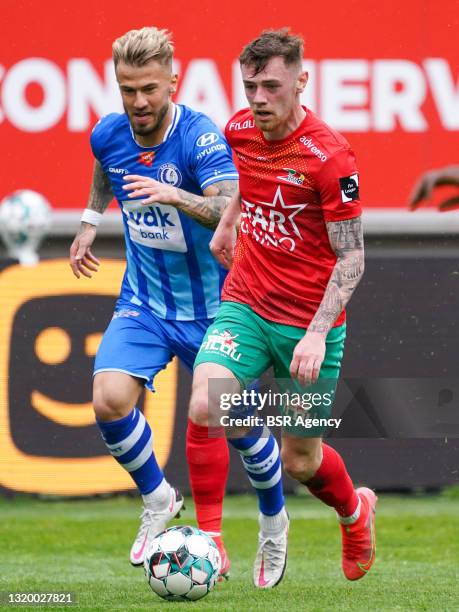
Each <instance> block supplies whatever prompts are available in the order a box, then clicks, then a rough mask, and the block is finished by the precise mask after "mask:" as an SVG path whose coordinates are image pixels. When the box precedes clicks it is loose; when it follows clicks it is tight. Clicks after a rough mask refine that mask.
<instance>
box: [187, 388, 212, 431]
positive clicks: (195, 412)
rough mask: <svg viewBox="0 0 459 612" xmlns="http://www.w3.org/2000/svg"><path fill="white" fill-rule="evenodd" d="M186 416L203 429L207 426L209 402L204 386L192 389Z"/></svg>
mask: <svg viewBox="0 0 459 612" xmlns="http://www.w3.org/2000/svg"><path fill="white" fill-rule="evenodd" d="M188 416H189V418H190V420H191V421H192V422H193V423H195V425H202V426H203V427H205V426H207V425H208V423H209V401H208V397H207V390H206V388H205V386H204V385H199V387H194V388H193V393H192V395H191V400H190V408H189V414H188Z"/></svg>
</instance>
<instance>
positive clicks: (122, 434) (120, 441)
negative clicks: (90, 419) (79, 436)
mask: <svg viewBox="0 0 459 612" xmlns="http://www.w3.org/2000/svg"><path fill="white" fill-rule="evenodd" d="M97 425H98V427H99V429H100V432H101V434H102V438H103V440H104V442H105V444H106V446H107V448H108V450H109V452H110V454H111V455H112V456H113V457H114V458H115V459H116V460H117V461H118V463H119V464H120V465H122V466H123V467H124V469H125V470H127V471H128V472H129V474H130V475H131V478H132V479H133V480H134V482H135V483H136V485H137V487H138V489H139V491H140V493H141V494H142V495H147V494H148V493H151V492H152V491H153V490H155V489H156V488H157V487H159V485H160V484H161V483H162V481H163V479H164V474H163V471H162V470H161V468H160V467H159V465H158V463H157V462H156V458H155V455H154V453H153V434H152V431H151V429H150V426H149V425H148V423H147V421H146V419H145V417H144V416H143V414H142V413H141V412H140V410H138V409H137V408H134V409H133V410H132V412H130V413H129V414H128V415H127V416H125V417H123V418H122V419H118V420H116V421H109V422H104V421H99V420H97Z"/></svg>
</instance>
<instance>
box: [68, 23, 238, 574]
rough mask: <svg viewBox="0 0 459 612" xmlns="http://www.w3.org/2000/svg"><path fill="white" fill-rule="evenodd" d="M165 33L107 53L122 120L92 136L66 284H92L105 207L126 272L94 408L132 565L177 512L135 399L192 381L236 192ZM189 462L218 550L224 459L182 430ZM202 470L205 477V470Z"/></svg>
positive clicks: (102, 354)
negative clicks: (219, 238)
mask: <svg viewBox="0 0 459 612" xmlns="http://www.w3.org/2000/svg"><path fill="white" fill-rule="evenodd" d="M172 54H173V45H172V43H171V40H170V37H169V34H168V32H167V31H165V30H158V29H156V28H142V29H141V30H132V31H130V32H128V33H127V34H125V35H124V36H122V37H121V38H119V39H117V40H116V41H115V42H114V44H113V59H114V64H115V72H116V77H117V80H118V84H119V89H120V92H121V96H122V99H123V105H124V110H125V112H124V113H123V114H117V113H112V114H110V115H108V116H106V117H104V118H102V119H101V120H100V121H99V122H98V124H97V125H96V126H95V128H94V130H93V133H92V136H91V146H92V150H93V153H94V156H95V165H94V174H93V181H92V187H91V192H90V197H89V202H88V205H87V208H86V209H85V211H84V213H83V216H82V223H81V227H80V229H79V231H78V233H77V236H76V237H75V239H74V241H73V244H72V246H71V248H70V265H71V268H72V270H73V273H74V274H75V276H77V277H78V278H80V276H81V275H83V276H86V277H91V275H92V272H95V271H97V268H98V265H99V260H98V259H97V258H96V257H95V256H94V255H93V253H92V252H91V246H92V244H93V242H94V239H95V237H96V230H97V225H98V223H99V221H100V218H101V215H102V213H103V212H104V210H105V209H106V208H107V206H108V204H109V203H110V201H111V199H112V197H113V195H114V196H115V198H116V200H117V201H118V204H119V206H120V208H121V211H122V217H123V224H124V236H125V243H126V260H127V266H126V272H125V275H124V279H123V282H122V286H121V292H120V296H119V299H118V301H117V304H116V308H115V312H114V315H113V318H112V321H111V323H110V324H109V326H108V328H107V330H106V332H105V334H104V337H103V340H102V342H101V345H100V348H99V350H98V353H97V356H96V362H95V369H94V374H95V376H94V390H93V401H94V409H95V413H96V419H97V424H98V426H99V428H100V431H101V434H102V437H103V439H104V441H105V443H106V445H107V448H108V450H109V452H110V453H111V454H112V455H113V456H114V457H115V459H116V460H117V461H118V462H119V463H120V464H121V466H123V467H124V468H125V469H126V470H127V471H128V472H129V473H130V475H131V477H132V478H133V480H134V481H135V483H136V485H137V487H138V489H139V491H140V493H141V495H142V498H143V504H144V510H143V513H142V516H141V525H140V529H139V532H138V534H137V536H136V538H135V541H134V544H133V546H132V549H131V553H130V560H131V563H132V564H133V565H141V564H142V562H143V558H144V555H145V551H146V549H147V548H148V541H149V540H150V539H151V538H152V537H154V536H155V535H156V534H157V533H159V532H160V531H162V530H163V529H164V528H165V527H166V525H167V523H168V521H169V520H170V519H171V518H173V517H174V516H176V515H177V514H178V512H179V511H180V509H181V507H182V505H183V498H182V496H181V495H180V493H179V492H178V491H177V490H176V489H174V488H173V487H171V486H170V484H169V483H168V482H167V481H166V480H165V478H164V475H163V472H162V470H161V469H160V467H159V465H158V464H157V462H156V459H155V455H154V452H153V450H152V433H151V430H150V427H149V425H148V423H147V421H146V420H145V418H144V416H143V414H142V413H141V412H140V411H139V410H138V409H137V408H136V407H135V406H136V403H137V401H138V398H139V396H140V394H141V392H142V389H143V387H144V386H145V387H147V388H148V389H150V390H154V386H153V384H154V378H155V375H156V374H157V372H159V371H160V370H162V369H163V368H165V367H166V365H167V364H168V362H169V361H170V360H171V359H172V357H173V356H174V355H176V356H177V357H178V358H179V359H180V360H181V361H182V363H183V364H184V365H185V366H186V367H188V368H189V369H190V370H191V369H192V366H193V362H194V358H195V356H196V353H197V351H198V349H199V347H200V345H201V342H202V338H203V336H204V333H205V331H206V329H207V327H208V326H209V325H210V324H211V322H212V320H213V318H214V317H215V315H216V312H217V308H218V305H219V301H220V289H221V283H222V280H223V275H224V273H223V269H222V268H221V267H220V265H219V264H218V263H217V262H216V261H215V259H214V258H213V257H212V255H211V253H210V251H209V246H208V245H209V242H210V239H211V237H212V230H213V229H214V228H215V227H216V225H217V223H218V221H219V219H220V217H221V214H222V212H223V210H224V209H225V207H226V206H227V204H228V203H229V201H230V199H231V197H232V195H233V193H234V192H235V190H236V188H237V178H238V176H237V172H236V169H235V167H234V165H233V161H232V156H231V151H230V149H229V146H228V144H227V143H226V141H225V138H224V137H223V135H222V134H221V132H220V130H219V129H218V128H217V127H216V126H215V125H214V124H213V123H212V121H211V120H210V119H209V118H208V117H206V116H205V115H203V114H201V113H197V112H195V111H193V110H191V109H190V108H187V107H186V106H183V105H179V104H174V103H173V102H172V95H173V94H174V93H175V90H176V86H177V75H175V74H174V72H173V69H172ZM186 454H187V460H188V464H189V469H190V480H191V488H192V492H193V496H194V499H195V504H196V513H197V519H198V524H199V526H200V528H201V529H203V530H204V531H206V532H207V533H209V534H210V535H211V536H212V537H214V539H215V540H216V542H217V544H218V546H219V549H220V551H221V553H222V573H223V574H225V572H227V571H228V569H229V561H228V559H227V556H226V553H225V550H224V546H223V542H222V540H221V519H222V503H223V495H224V489H225V484H226V479H227V474H228V464H229V459H228V447H227V443H226V440H225V438H224V437H220V438H211V437H209V436H208V430H207V422H206V420H205V419H202V420H199V419H197V420H195V422H191V421H189V423H188V431H187V449H186ZM209 466H212V469H209Z"/></svg>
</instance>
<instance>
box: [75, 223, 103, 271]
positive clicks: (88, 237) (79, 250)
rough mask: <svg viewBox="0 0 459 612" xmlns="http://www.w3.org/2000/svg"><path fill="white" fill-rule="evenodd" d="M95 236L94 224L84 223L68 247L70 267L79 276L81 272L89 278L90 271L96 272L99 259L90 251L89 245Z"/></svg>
mask: <svg viewBox="0 0 459 612" xmlns="http://www.w3.org/2000/svg"><path fill="white" fill-rule="evenodd" d="M95 238H96V228H95V226H94V225H90V224H89V223H85V224H84V227H82V228H81V229H80V231H79V232H78V234H77V235H76V236H75V239H74V241H73V242H72V246H71V247H70V262H69V263H70V267H71V268H72V272H73V274H74V275H75V276H76V277H77V278H80V276H81V274H82V275H83V276H86V277H87V278H91V277H92V274H91V272H97V270H98V267H99V265H100V261H99V260H98V259H97V257H95V256H94V255H93V254H92V253H91V246H92V243H93V242H94V240H95Z"/></svg>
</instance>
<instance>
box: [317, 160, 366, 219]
mask: <svg viewBox="0 0 459 612" xmlns="http://www.w3.org/2000/svg"><path fill="white" fill-rule="evenodd" d="M317 182H318V185H317V187H318V190H319V193H320V199H321V204H322V210H323V212H324V218H325V221H344V220H346V219H352V218H353V217H358V216H359V215H360V214H362V207H361V205H360V196H359V174H358V171H357V166H356V161H355V155H354V153H353V151H352V150H351V149H348V148H345V149H341V150H340V151H338V152H337V153H335V154H334V155H332V156H331V157H329V159H328V160H327V161H326V162H324V164H323V166H322V168H321V171H320V173H319V175H318V178H317Z"/></svg>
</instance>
